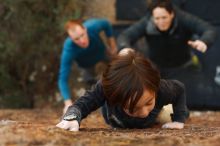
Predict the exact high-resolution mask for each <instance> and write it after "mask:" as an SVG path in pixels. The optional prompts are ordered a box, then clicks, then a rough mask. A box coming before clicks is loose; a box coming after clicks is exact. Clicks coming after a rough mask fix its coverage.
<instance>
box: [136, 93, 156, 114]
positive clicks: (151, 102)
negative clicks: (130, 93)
mask: <svg viewBox="0 0 220 146" xmlns="http://www.w3.org/2000/svg"><path fill="white" fill-rule="evenodd" d="M155 100H156V94H155V92H153V91H150V90H146V89H145V90H144V93H143V95H142V96H141V98H140V99H139V101H138V102H137V104H136V105H135V107H134V110H137V109H140V108H142V107H145V108H147V109H148V110H149V112H150V111H151V110H153V108H154V106H155Z"/></svg>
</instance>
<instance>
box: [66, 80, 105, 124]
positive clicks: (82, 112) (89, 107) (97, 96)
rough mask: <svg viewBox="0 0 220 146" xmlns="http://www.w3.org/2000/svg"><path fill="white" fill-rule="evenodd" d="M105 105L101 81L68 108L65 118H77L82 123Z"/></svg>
mask: <svg viewBox="0 0 220 146" xmlns="http://www.w3.org/2000/svg"><path fill="white" fill-rule="evenodd" d="M104 103H105V97H104V93H103V90H102V86H101V82H100V81H99V82H98V83H97V84H96V85H95V86H94V87H93V88H92V89H91V90H89V91H87V92H86V93H85V95H83V96H81V97H80V98H78V99H77V100H76V101H75V103H74V104H73V105H72V106H70V107H69V108H68V110H67V112H66V113H65V115H64V117H66V116H69V115H74V116H77V120H78V122H79V123H80V121H81V120H82V119H83V118H85V117H86V116H88V115H89V114H90V113H91V112H93V111H95V110H96V109H98V108H99V107H101V106H102V105H103V104H104Z"/></svg>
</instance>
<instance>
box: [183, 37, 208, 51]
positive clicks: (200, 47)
mask: <svg viewBox="0 0 220 146" xmlns="http://www.w3.org/2000/svg"><path fill="white" fill-rule="evenodd" d="M187 43H188V45H190V46H191V47H192V48H195V49H196V50H198V51H200V52H202V53H205V52H206V50H207V45H206V44H205V43H204V42H203V41H200V40H195V41H191V40H189V41H188V42H187Z"/></svg>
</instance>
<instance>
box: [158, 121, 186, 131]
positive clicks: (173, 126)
mask: <svg viewBox="0 0 220 146" xmlns="http://www.w3.org/2000/svg"><path fill="white" fill-rule="evenodd" d="M162 128H163V129H183V128H184V123H180V122H169V123H166V124H163V126H162Z"/></svg>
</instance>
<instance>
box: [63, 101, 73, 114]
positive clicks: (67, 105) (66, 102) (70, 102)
mask: <svg viewBox="0 0 220 146" xmlns="http://www.w3.org/2000/svg"><path fill="white" fill-rule="evenodd" d="M72 104H73V102H72V100H71V99H67V100H65V101H64V108H63V114H65V113H66V111H67V109H68V108H69V106H71V105H72Z"/></svg>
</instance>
